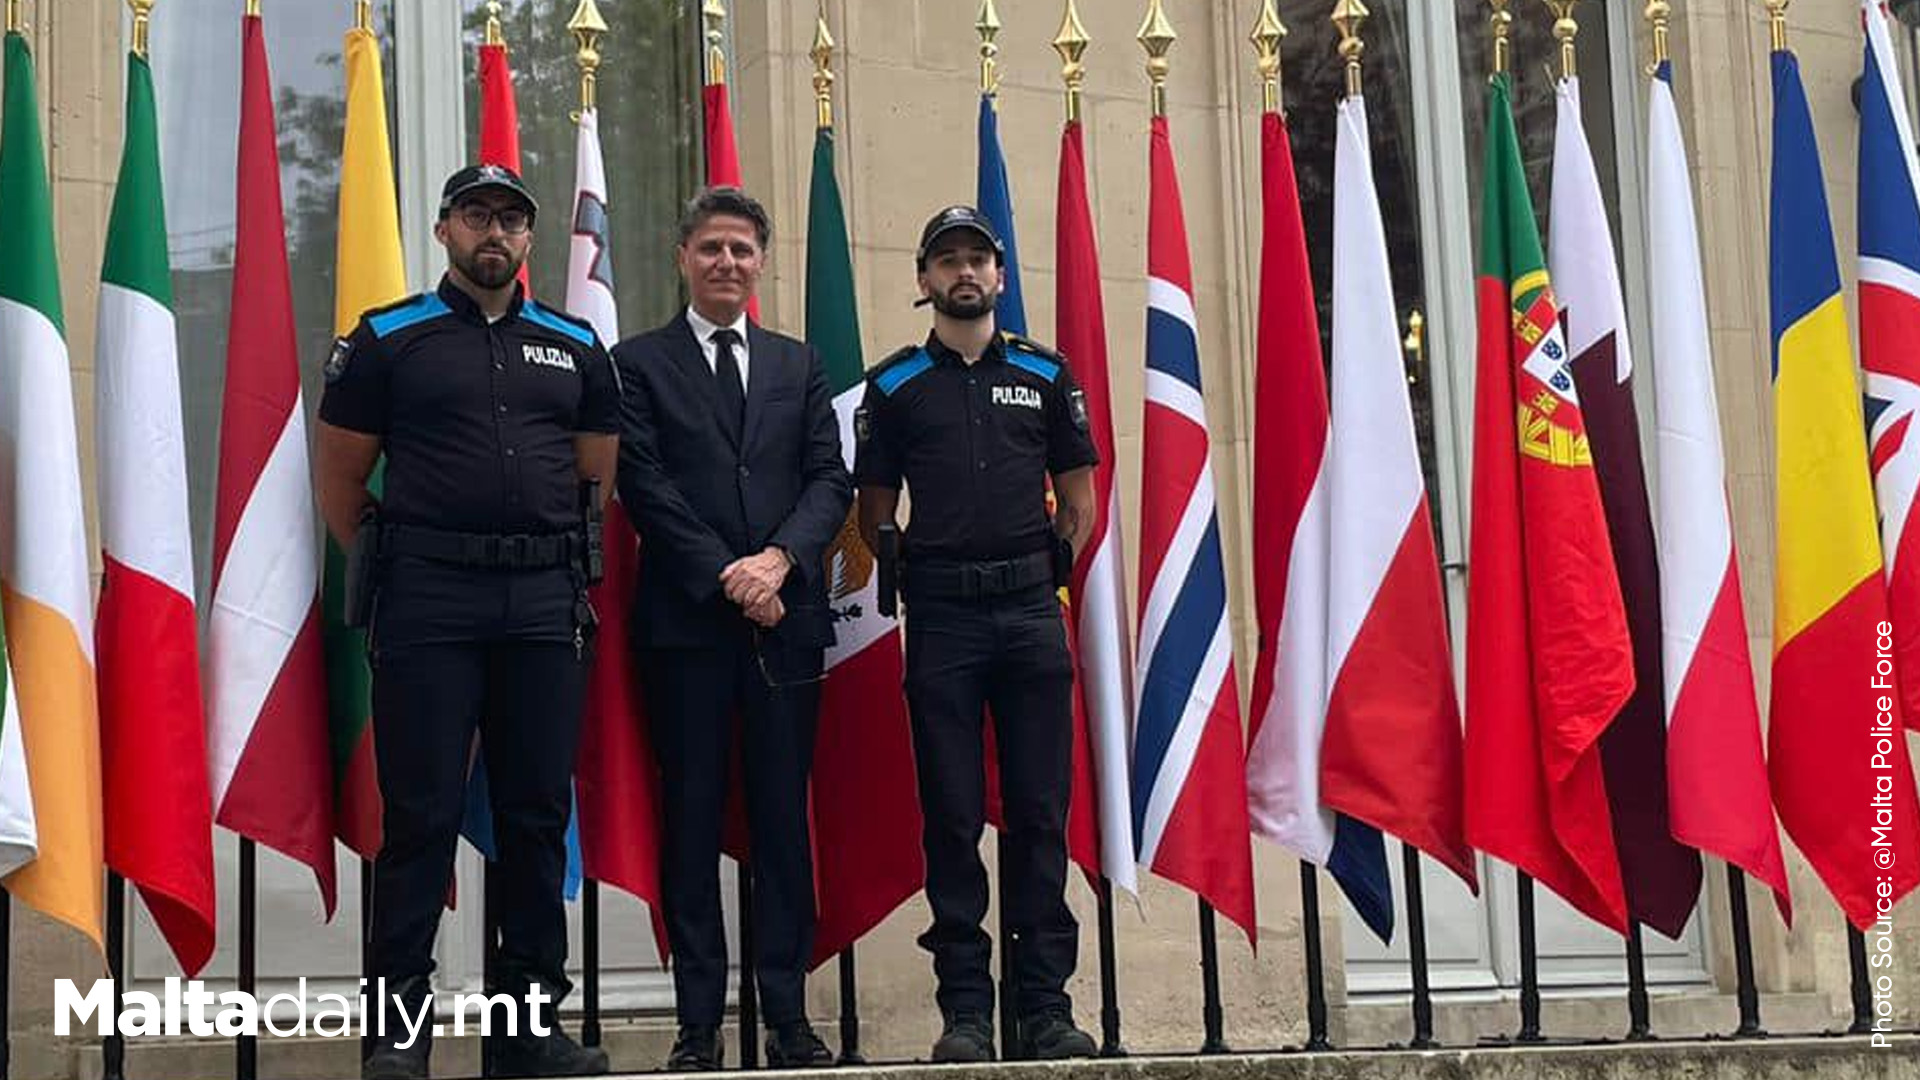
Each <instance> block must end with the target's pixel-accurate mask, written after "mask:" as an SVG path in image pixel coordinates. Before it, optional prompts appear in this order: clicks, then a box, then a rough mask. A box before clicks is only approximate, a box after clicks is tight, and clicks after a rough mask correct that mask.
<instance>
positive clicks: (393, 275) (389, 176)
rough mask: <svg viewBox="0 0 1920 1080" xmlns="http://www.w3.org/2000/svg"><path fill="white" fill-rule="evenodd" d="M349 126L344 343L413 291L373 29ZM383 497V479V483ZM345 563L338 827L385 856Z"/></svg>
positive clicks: (332, 700)
mask: <svg viewBox="0 0 1920 1080" xmlns="http://www.w3.org/2000/svg"><path fill="white" fill-rule="evenodd" d="M342 53H343V55H344V56H345V57H346V65H347V130H346V142H345V145H344V146H343V147H342V149H341V152H340V215H339V219H338V220H339V222H340V236H339V246H338V247H337V248H336V252H337V257H336V259H335V263H334V265H335V267H336V269H335V272H334V290H333V326H334V333H335V334H338V335H339V336H341V337H345V336H346V335H348V334H351V333H352V332H353V328H354V325H355V324H356V323H358V322H359V321H360V316H361V314H362V313H364V312H366V311H368V310H369V309H371V308H376V307H382V306H385V305H387V304H391V303H393V302H394V301H396V300H400V299H403V298H404V297H405V296H406V295H407V271H406V264H405V262H404V260H403V257H402V255H401V253H400V208H399V203H398V201H397V199H396V196H395V195H394V189H393V150H392V144H391V143H389V142H388V140H387V94H386V84H385V82H384V80H383V79H382V76H381V72H380V41H379V39H378V38H376V37H374V34H373V31H372V30H369V29H367V28H365V27H360V26H356V27H354V28H353V29H351V30H348V31H347V38H346V44H345V46H344V48H343V50H342ZM373 486H374V490H375V493H376V494H377V493H378V491H379V474H378V473H376V474H375V477H374V484H373ZM345 580H346V560H345V558H344V556H343V555H342V553H341V551H340V547H339V545H337V544H335V543H334V542H333V540H332V539H331V538H329V539H328V541H327V566H326V576H325V578H324V584H323V585H322V588H321V612H322V616H323V621H322V623H321V625H322V627H323V629H322V638H323V640H324V642H325V647H326V655H327V726H328V730H329V731H330V732H331V734H332V741H333V782H334V828H335V830H336V831H337V832H338V833H339V836H340V839H341V840H343V841H345V842H346V845H347V846H348V847H350V848H352V849H353V850H354V851H355V852H356V853H358V854H359V855H360V857H361V858H365V859H371V858H373V857H374V855H375V854H377V853H378V852H379V850H380V784H379V779H378V777H377V776H375V775H374V767H373V674H372V672H371V671H370V670H369V669H368V667H367V645H366V635H365V634H364V633H362V632H361V631H359V630H356V629H354V628H352V627H350V626H348V625H347V623H346V607H345V604H346V590H345V587H344V584H343V583H344V581H345Z"/></svg>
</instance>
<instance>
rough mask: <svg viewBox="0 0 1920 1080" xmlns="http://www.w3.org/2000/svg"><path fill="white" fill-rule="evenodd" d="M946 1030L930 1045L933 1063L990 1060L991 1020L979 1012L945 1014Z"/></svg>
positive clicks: (991, 1044)
mask: <svg viewBox="0 0 1920 1080" xmlns="http://www.w3.org/2000/svg"><path fill="white" fill-rule="evenodd" d="M946 1019H947V1026H946V1030H944V1031H942V1032H941V1033H940V1039H939V1041H938V1042H936V1043H934V1044H933V1060H934V1062H935V1063H936V1064H945V1063H947V1062H954V1061H972V1062H979V1061H992V1060H993V1021H992V1020H990V1019H988V1018H987V1016H985V1015H984V1014H982V1013H971V1012H957V1013H950V1014H948V1015H947V1018H946Z"/></svg>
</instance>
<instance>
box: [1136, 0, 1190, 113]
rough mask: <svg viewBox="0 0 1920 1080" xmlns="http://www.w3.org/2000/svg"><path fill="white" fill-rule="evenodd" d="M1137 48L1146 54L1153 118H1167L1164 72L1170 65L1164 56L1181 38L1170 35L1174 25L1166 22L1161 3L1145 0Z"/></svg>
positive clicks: (1171, 65) (1170, 68)
mask: <svg viewBox="0 0 1920 1080" xmlns="http://www.w3.org/2000/svg"><path fill="white" fill-rule="evenodd" d="M1134 38H1135V40H1137V41H1139V42H1140V47H1141V48H1142V49H1145V50H1146V51H1147V78H1149V79H1152V80H1153V115H1155V116H1165V115H1167V72H1169V71H1170V70H1172V68H1173V64H1172V63H1171V62H1170V61H1169V60H1168V59H1167V54H1168V53H1169V52H1172V51H1173V43H1174V42H1175V41H1178V40H1179V38H1180V35H1178V34H1176V33H1174V32H1173V24H1172V23H1171V22H1168V21H1167V12H1166V9H1165V8H1164V7H1162V6H1161V0H1147V18H1146V21H1144V22H1142V23H1141V24H1140V32H1139V33H1138V34H1136V35H1134Z"/></svg>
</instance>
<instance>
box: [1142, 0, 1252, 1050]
mask: <svg viewBox="0 0 1920 1080" xmlns="http://www.w3.org/2000/svg"><path fill="white" fill-rule="evenodd" d="M1179 37H1180V35H1179V34H1177V33H1175V32H1174V29H1173V23H1172V22H1170V21H1169V20H1168V19H1167V12H1166V8H1165V6H1164V5H1163V3H1162V0H1148V2H1147V14H1146V18H1145V19H1143V20H1142V21H1141V23H1140V31H1139V33H1137V34H1135V35H1134V39H1135V40H1136V41H1138V42H1139V43H1140V48H1141V49H1142V50H1144V51H1145V52H1146V54H1147V79H1148V81H1149V83H1150V84H1151V85H1152V88H1153V91H1152V101H1153V116H1154V118H1155V119H1156V120H1164V119H1165V118H1166V115H1167V75H1168V73H1169V72H1170V71H1171V70H1172V66H1173V65H1172V62H1171V61H1170V60H1169V59H1168V54H1169V53H1171V52H1172V51H1173V46H1174V42H1176V41H1178V40H1179ZM1199 908H1200V990H1201V1006H1200V1015H1201V1020H1202V1023H1203V1024H1204V1025H1205V1029H1206V1036H1205V1039H1204V1040H1203V1041H1202V1042H1201V1044H1200V1052H1201V1053H1202V1054H1224V1053H1228V1052H1229V1048H1228V1046H1227V1039H1226V1032H1225V1026H1226V1020H1225V1011H1224V1009H1223V1008H1222V1006H1221V999H1220V946H1219V940H1218V936H1219V935H1218V930H1217V927H1216V922H1215V918H1214V910H1213V905H1212V904H1209V903H1208V902H1207V901H1206V898H1205V897H1201V898H1200V900H1199Z"/></svg>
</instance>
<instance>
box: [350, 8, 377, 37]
mask: <svg viewBox="0 0 1920 1080" xmlns="http://www.w3.org/2000/svg"><path fill="white" fill-rule="evenodd" d="M353 28H354V29H355V30H365V31H366V32H367V33H369V34H371V33H373V0H353Z"/></svg>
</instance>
